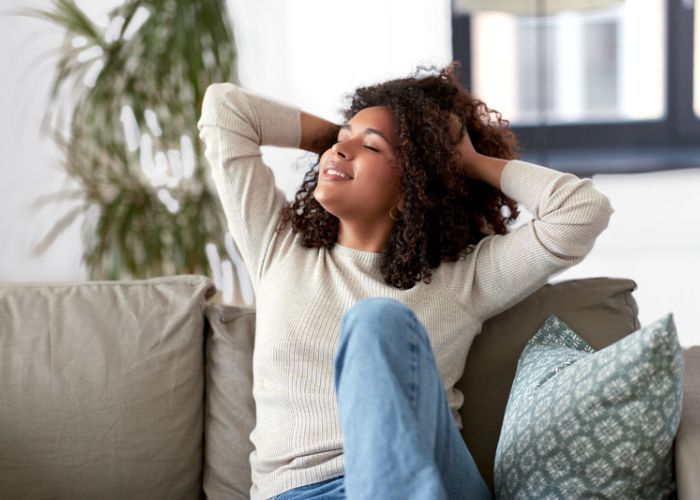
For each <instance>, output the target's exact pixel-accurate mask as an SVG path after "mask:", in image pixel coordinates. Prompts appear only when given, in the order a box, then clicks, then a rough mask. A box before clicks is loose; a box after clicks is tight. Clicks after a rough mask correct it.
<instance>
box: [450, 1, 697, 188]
mask: <svg viewBox="0 0 700 500" xmlns="http://www.w3.org/2000/svg"><path fill="white" fill-rule="evenodd" d="M459 3H460V2H459V1H458V0H455V3H454V5H453V19H452V21H453V22H452V26H453V33H452V40H453V58H454V59H457V60H459V61H461V63H462V67H461V73H460V77H461V79H462V82H463V83H464V84H465V85H466V86H467V88H469V89H471V90H472V92H473V93H474V94H476V95H477V96H478V97H480V98H482V99H483V100H484V101H485V102H486V103H487V104H488V105H489V106H490V107H492V108H494V109H497V110H498V111H500V112H502V113H503V115H504V117H505V118H507V119H509V120H510V121H511V125H512V126H513V128H514V129H515V131H516V134H517V135H518V137H519V138H520V142H521V145H522V147H523V152H524V157H525V159H531V160H532V161H538V162H541V163H542V164H548V165H551V166H552V167H553V168H557V169H560V170H563V171H571V172H574V173H577V174H580V175H589V174H593V173H598V172H634V171H649V170H658V169H665V168H668V169H672V168H685V167H699V166H700V119H699V116H700V95H699V94H700V83H699V82H700V76H699V75H700V62H699V61H700V48H699V47H700V46H699V45H698V44H699V42H698V36H699V35H698V29H699V28H698V27H697V26H698V24H700V20H699V18H700V14H699V13H698V10H700V9H695V5H696V4H698V5H700V0H674V1H664V0H625V1H624V2H621V3H618V4H616V5H613V6H608V7H604V8H598V9H594V10H589V11H580V12H577V11H564V12H561V13H558V14H554V15H550V16H539V17H537V16H523V15H521V16H518V15H514V14H509V13H505V12H488V11H479V12H475V13H473V12H472V13H470V12H460V10H459V7H458V5H459ZM482 4H483V2H482ZM455 6H457V7H455ZM694 49H695V50H694Z"/></svg>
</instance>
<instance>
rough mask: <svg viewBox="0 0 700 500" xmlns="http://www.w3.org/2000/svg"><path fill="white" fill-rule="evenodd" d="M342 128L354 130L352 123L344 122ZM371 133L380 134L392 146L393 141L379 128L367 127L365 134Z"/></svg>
mask: <svg viewBox="0 0 700 500" xmlns="http://www.w3.org/2000/svg"><path fill="white" fill-rule="evenodd" d="M340 129H341V130H348V131H350V132H352V125H350V124H349V123H344V124H343V125H341V126H340ZM369 134H375V135H378V136H379V137H381V138H382V139H384V140H385V141H386V143H387V144H389V145H390V146H391V142H389V139H387V137H386V136H385V135H384V134H383V133H382V131H381V130H377V129H376V128H370V127H367V128H366V129H365V135H369Z"/></svg>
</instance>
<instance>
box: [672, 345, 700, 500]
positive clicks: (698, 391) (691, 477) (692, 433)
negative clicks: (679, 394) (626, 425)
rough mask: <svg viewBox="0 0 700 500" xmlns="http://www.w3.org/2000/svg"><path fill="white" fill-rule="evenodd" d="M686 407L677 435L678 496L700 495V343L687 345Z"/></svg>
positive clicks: (684, 401) (683, 497) (679, 497)
mask: <svg viewBox="0 0 700 500" xmlns="http://www.w3.org/2000/svg"><path fill="white" fill-rule="evenodd" d="M683 358H684V361H685V373H684V377H683V411H682V413H681V423H680V425H679V426H678V434H677V435H676V450H675V451H676V455H675V461H676V485H677V487H678V499H679V500H690V499H695V498H700V346H693V347H690V348H688V349H684V351H683Z"/></svg>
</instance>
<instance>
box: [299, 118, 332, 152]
mask: <svg viewBox="0 0 700 500" xmlns="http://www.w3.org/2000/svg"><path fill="white" fill-rule="evenodd" d="M300 121H301V140H300V142H299V148H300V149H303V150H305V151H310V152H312V153H316V154H322V153H323V152H324V150H325V148H327V147H328V145H329V144H331V143H332V142H333V141H334V140H335V139H336V138H337V137H338V131H339V130H340V125H336V124H335V123H333V122H329V121H328V120H325V119H323V118H321V117H319V116H315V115H312V114H310V113H306V112H304V111H302V112H301V117H300Z"/></svg>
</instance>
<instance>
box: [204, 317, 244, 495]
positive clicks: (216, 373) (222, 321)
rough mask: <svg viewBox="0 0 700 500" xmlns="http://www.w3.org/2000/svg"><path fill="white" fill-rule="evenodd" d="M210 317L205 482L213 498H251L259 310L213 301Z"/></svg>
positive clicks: (205, 417)
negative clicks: (254, 356)
mask: <svg viewBox="0 0 700 500" xmlns="http://www.w3.org/2000/svg"><path fill="white" fill-rule="evenodd" d="M205 314H206V318H207V323H208V327H207V329H206V344H205V345H206V347H205V349H206V365H205V373H206V383H205V403H204V481H203V485H202V486H203V488H204V493H205V494H206V497H207V498H208V499H211V500H218V499H221V500H224V499H226V500H233V499H241V500H243V499H247V498H250V489H251V487H252V477H251V468H250V454H251V453H252V451H253V450H254V446H253V443H252V442H251V441H250V438H249V436H250V433H251V432H252V431H253V428H254V427H255V402H254V400H253V346H254V341H255V309H253V308H245V307H237V306H229V305H225V304H211V305H209V306H208V307H207V309H206V311H205Z"/></svg>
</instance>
